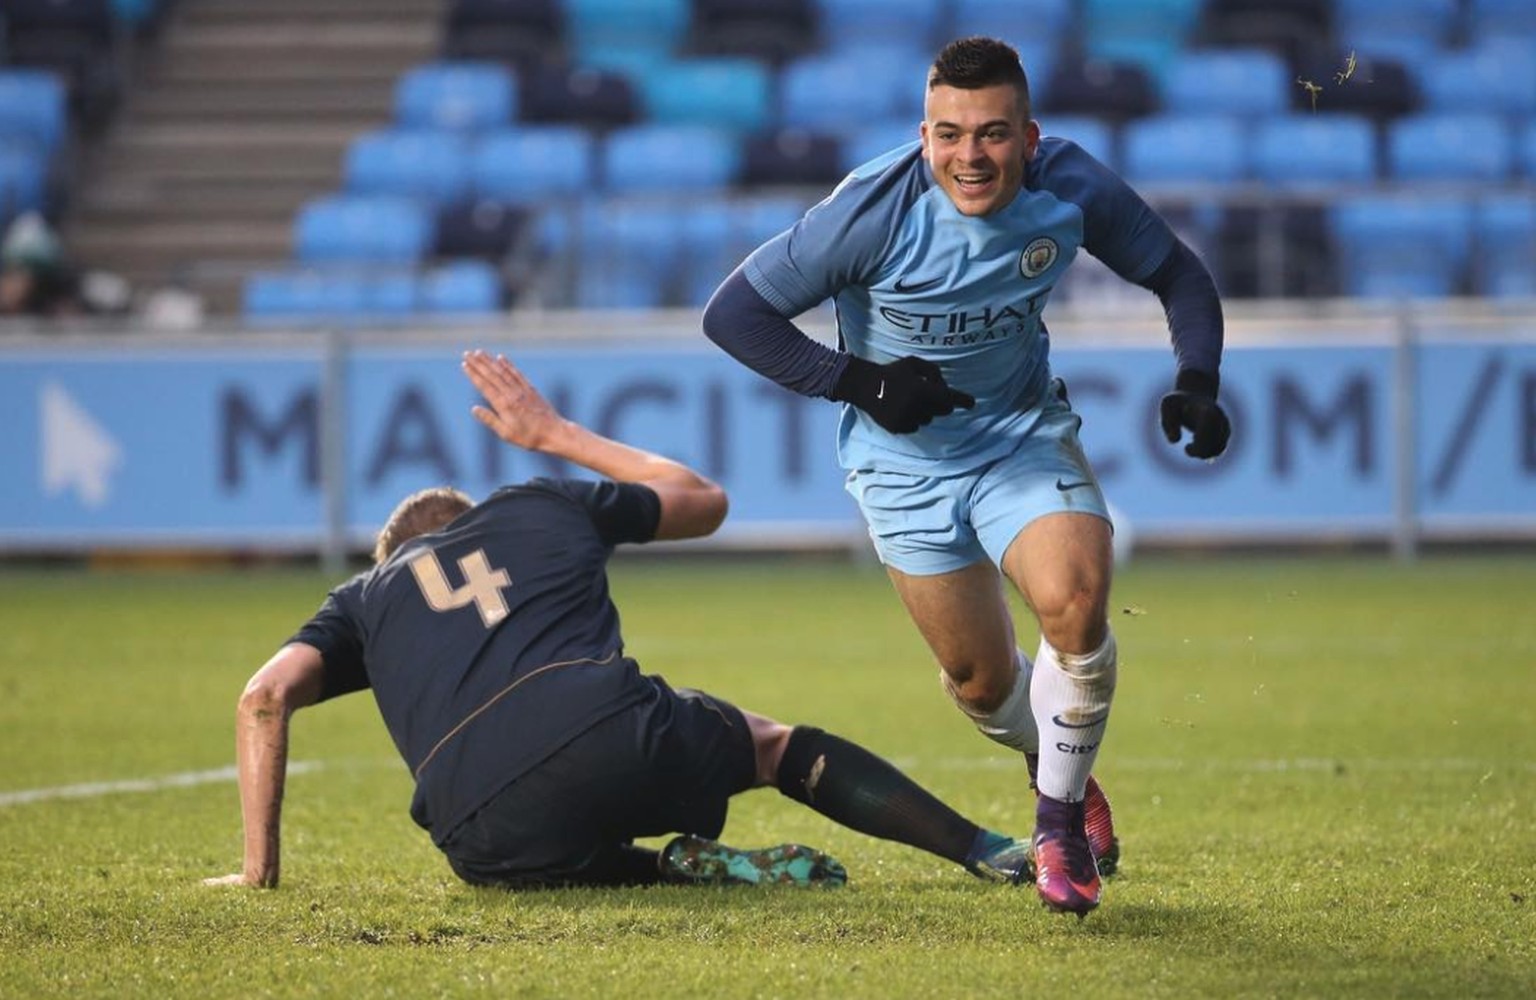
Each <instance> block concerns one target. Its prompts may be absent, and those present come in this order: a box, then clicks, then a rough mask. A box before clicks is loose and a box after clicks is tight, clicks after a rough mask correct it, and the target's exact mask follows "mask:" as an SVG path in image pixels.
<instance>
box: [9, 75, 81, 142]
mask: <svg viewBox="0 0 1536 1000" xmlns="http://www.w3.org/2000/svg"><path fill="white" fill-rule="evenodd" d="M67 101H68V94H67V92H66V91H65V89H64V81H63V80H61V79H60V78H59V76H58V75H57V74H55V73H50V72H47V71H46V70H37V69H3V70H0V138H25V139H29V140H31V141H32V142H34V143H36V144H37V146H38V147H39V148H40V149H42V150H44V151H45V152H46V153H48V154H49V155H52V154H53V153H54V152H56V151H57V150H58V149H59V147H60V145H61V144H62V143H63V142H64V139H65V137H66V136H67V135H68V132H69V108H68V103H67Z"/></svg>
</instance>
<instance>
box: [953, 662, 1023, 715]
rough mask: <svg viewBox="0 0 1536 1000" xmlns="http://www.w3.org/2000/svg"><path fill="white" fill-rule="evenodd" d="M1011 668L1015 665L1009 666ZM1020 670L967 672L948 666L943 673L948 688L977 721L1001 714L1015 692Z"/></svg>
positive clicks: (973, 669) (961, 707) (962, 709)
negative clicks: (1000, 711)
mask: <svg viewBox="0 0 1536 1000" xmlns="http://www.w3.org/2000/svg"><path fill="white" fill-rule="evenodd" d="M1009 666H1010V668H1011V667H1012V664H1011V663H1010V664H1009ZM1015 673H1016V671H1015V670H1013V669H1007V670H979V669H975V668H971V667H967V668H966V669H965V670H964V671H963V672H962V671H956V670H953V669H951V668H949V667H945V668H944V669H943V671H941V672H940V675H939V676H940V678H941V680H942V682H943V684H944V689H945V690H946V691H948V692H949V696H950V697H951V698H952V699H954V702H955V704H956V705H958V706H960V710H961V711H962V712H964V713H965V714H966V715H969V716H971V717H972V718H975V717H977V716H981V715H988V714H990V713H992V712H995V711H997V708H998V706H999V705H1001V704H1002V703H1003V702H1004V701H1006V700H1007V699H1008V695H1010V694H1011V693H1013V683H1014V675H1015Z"/></svg>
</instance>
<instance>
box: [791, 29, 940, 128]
mask: <svg viewBox="0 0 1536 1000" xmlns="http://www.w3.org/2000/svg"><path fill="white" fill-rule="evenodd" d="M932 60H933V53H931V52H925V51H922V50H919V49H914V48H909V47H905V46H898V47H886V46H875V45H869V46H858V47H848V48H844V49H841V50H839V51H837V52H834V53H821V54H817V55H810V56H806V57H805V58H803V59H796V60H795V61H794V62H791V63H789V64H787V65H786V66H785V67H784V68H783V69H782V70H781V71H780V73H779V115H780V123H781V124H783V125H789V126H797V127H800V128H808V129H819V130H839V129H852V128H857V127H858V126H860V125H863V124H866V123H868V122H874V121H885V120H889V119H892V118H899V117H902V116H907V117H908V118H909V119H910V120H911V121H912V122H913V124H914V126H915V125H916V123H917V122H919V121H921V120H922V117H923V97H924V94H925V85H924V81H925V80H926V79H927V69H928V66H929V65H930V63H931V62H932Z"/></svg>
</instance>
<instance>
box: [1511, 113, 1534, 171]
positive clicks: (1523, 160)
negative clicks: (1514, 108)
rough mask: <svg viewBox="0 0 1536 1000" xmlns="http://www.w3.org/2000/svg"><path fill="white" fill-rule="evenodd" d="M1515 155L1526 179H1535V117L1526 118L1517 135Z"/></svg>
mask: <svg viewBox="0 0 1536 1000" xmlns="http://www.w3.org/2000/svg"><path fill="white" fill-rule="evenodd" d="M1516 141H1517V145H1518V148H1517V149H1516V151H1515V156H1516V157H1517V159H1518V160H1519V163H1520V169H1521V170H1522V171H1523V172H1524V174H1525V179H1526V180H1527V181H1536V118H1531V119H1530V120H1528V121H1527V122H1526V123H1525V125H1524V127H1522V128H1521V129H1520V130H1519V132H1518V135H1517V140H1516Z"/></svg>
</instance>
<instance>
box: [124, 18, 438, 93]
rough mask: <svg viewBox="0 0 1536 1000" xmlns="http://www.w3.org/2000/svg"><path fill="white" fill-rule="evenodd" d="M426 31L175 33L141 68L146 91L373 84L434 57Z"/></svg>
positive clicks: (287, 28) (307, 28) (371, 27)
mask: <svg viewBox="0 0 1536 1000" xmlns="http://www.w3.org/2000/svg"><path fill="white" fill-rule="evenodd" d="M437 42H438V28H437V24H436V23H435V22H433V23H430V24H399V25H396V24H382V25H381V24H330V23H318V24H308V23H304V24H298V23H295V24H279V25H261V24H254V25H249V26H247V25H241V26H237V27H211V28H187V27H178V29H177V30H174V31H173V32H172V33H171V35H170V36H169V37H167V39H166V41H165V44H164V45H163V46H162V47H161V50H160V52H159V54H158V55H157V56H156V58H155V60H154V61H153V63H151V64H150V65H148V66H146V67H145V73H144V79H145V82H146V83H150V84H156V83H158V84H167V85H176V84H181V83H187V82H198V83H201V82H217V81H230V80H254V81H280V80H290V79H299V80H320V81H325V80H342V79H346V80H352V79H380V78H387V77H389V76H390V75H391V74H395V73H398V72H399V70H400V69H401V68H402V67H404V66H407V65H410V64H412V63H415V62H420V61H423V60H426V59H429V58H431V57H432V56H433V55H434V54H435V53H436V51H437Z"/></svg>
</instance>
